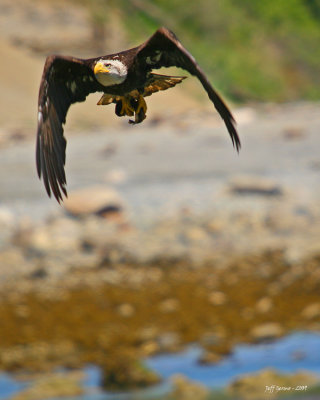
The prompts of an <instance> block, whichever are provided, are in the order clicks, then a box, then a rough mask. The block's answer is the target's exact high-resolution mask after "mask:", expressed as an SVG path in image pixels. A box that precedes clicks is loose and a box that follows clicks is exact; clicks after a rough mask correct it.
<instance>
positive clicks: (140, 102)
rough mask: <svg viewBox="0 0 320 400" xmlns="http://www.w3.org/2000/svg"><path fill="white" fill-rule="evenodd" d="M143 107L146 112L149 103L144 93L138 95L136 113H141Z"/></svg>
mask: <svg viewBox="0 0 320 400" xmlns="http://www.w3.org/2000/svg"><path fill="white" fill-rule="evenodd" d="M141 109H142V110H143V112H144V113H146V112H147V103H146V101H145V99H144V98H143V96H142V95H140V96H139V97H138V106H137V108H136V114H139V112H140V110H141Z"/></svg>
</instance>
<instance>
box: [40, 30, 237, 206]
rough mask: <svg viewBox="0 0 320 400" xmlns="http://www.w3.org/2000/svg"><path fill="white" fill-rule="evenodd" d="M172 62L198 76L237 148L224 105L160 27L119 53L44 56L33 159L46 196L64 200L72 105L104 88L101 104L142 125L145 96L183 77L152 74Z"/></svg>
mask: <svg viewBox="0 0 320 400" xmlns="http://www.w3.org/2000/svg"><path fill="white" fill-rule="evenodd" d="M171 66H176V67H179V68H182V69H184V70H186V71H188V72H189V73H190V74H191V75H195V76H196V77H197V78H198V79H199V80H200V82H201V83H202V85H203V87H204V89H205V90H206V92H207V94H208V96H209V98H210V100H211V101H212V103H213V104H214V106H215V108H216V109H217V111H218V112H219V114H220V116H221V117H222V119H223V120H224V123H225V125H226V127H227V129H228V132H229V134H230V136H231V140H232V143H233V145H234V146H235V147H236V149H237V151H239V149H240V140H239V136H238V134H237V131H236V128H235V120H234V118H233V116H232V114H231V112H230V111H229V109H228V107H227V106H226V105H225V103H224V102H223V100H222V99H221V97H220V96H219V95H218V93H217V92H216V91H215V90H214V89H213V87H212V86H211V84H210V83H209V81H208V79H207V77H206V75H205V74H204V72H203V71H202V70H201V68H200V67H199V65H198V64H197V62H196V60H195V59H194V57H193V56H192V55H191V54H190V53H189V52H188V51H187V50H186V49H185V48H184V47H183V46H182V44H181V43H180V41H179V40H178V39H177V37H176V36H175V34H174V33H173V32H171V31H169V30H168V29H166V28H160V29H158V30H157V31H156V32H155V33H154V34H153V35H152V36H151V37H150V38H149V39H148V40H147V41H146V42H144V43H143V44H141V45H140V46H138V47H135V48H132V49H129V50H125V51H122V52H120V53H116V54H110V55H106V56H101V57H98V58H91V59H87V60H84V59H79V58H75V57H65V56H58V55H51V56H48V57H47V59H46V62H45V65H44V70H43V75H42V80H41V84H40V90H39V102H38V130H37V146H36V163H37V171H38V175H39V178H40V179H41V177H42V178H43V182H44V185H45V188H46V190H47V193H48V195H49V196H51V192H52V193H53V195H54V196H55V198H56V199H57V201H58V202H60V201H61V200H63V194H64V195H65V196H67V191H66V176H65V170H64V165H65V158H66V139H65V138H64V136H63V124H64V123H65V122H66V115H67V112H68V109H69V107H70V105H71V104H73V103H76V102H81V101H84V100H85V99H86V97H87V96H88V94H90V93H94V92H102V93H103V95H102V97H101V99H100V100H99V102H98V104H99V105H106V104H111V103H114V104H115V113H116V115H118V116H125V115H127V116H130V117H133V116H134V119H133V120H130V121H129V122H130V123H133V124H137V123H140V122H142V121H143V120H144V119H145V118H146V111H147V105H146V102H145V100H144V97H146V96H150V95H151V94H152V93H154V92H157V91H159V90H165V89H168V88H170V87H173V86H175V85H176V84H179V83H180V82H181V81H182V80H183V79H185V77H183V76H182V77H175V76H166V75H160V74H156V73H153V72H151V71H152V70H153V69H158V68H161V67H171Z"/></svg>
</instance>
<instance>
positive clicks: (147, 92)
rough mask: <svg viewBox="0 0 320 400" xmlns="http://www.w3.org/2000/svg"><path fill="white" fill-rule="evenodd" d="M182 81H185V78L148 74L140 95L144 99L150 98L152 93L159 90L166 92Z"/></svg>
mask: <svg viewBox="0 0 320 400" xmlns="http://www.w3.org/2000/svg"><path fill="white" fill-rule="evenodd" d="M184 79H186V76H168V75H160V74H150V76H149V79H148V81H147V83H146V85H145V87H144V92H143V94H142V95H143V96H144V97H147V96H151V95H152V93H155V92H158V91H159V90H166V89H169V88H171V87H173V86H176V85H177V84H178V83H181V82H182V81H183V80H184Z"/></svg>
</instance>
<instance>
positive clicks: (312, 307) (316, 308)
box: [301, 302, 320, 319]
mask: <svg viewBox="0 0 320 400" xmlns="http://www.w3.org/2000/svg"><path fill="white" fill-rule="evenodd" d="M301 315H302V317H303V318H306V319H313V318H319V317H320V303H318V302H317V303H311V304H309V305H308V306H306V307H305V308H304V309H303V310H302V313H301Z"/></svg>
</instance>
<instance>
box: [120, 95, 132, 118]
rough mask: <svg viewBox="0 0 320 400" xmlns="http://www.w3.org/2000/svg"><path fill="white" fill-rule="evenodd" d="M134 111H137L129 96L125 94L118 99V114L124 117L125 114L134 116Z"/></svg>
mask: <svg viewBox="0 0 320 400" xmlns="http://www.w3.org/2000/svg"><path fill="white" fill-rule="evenodd" d="M134 113H135V108H134V107H133V105H132V104H131V101H130V99H129V98H127V97H124V96H123V97H121V99H120V100H119V101H117V104H116V114H117V115H118V117H123V116H125V115H128V116H129V117H132V116H133V115H134Z"/></svg>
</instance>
